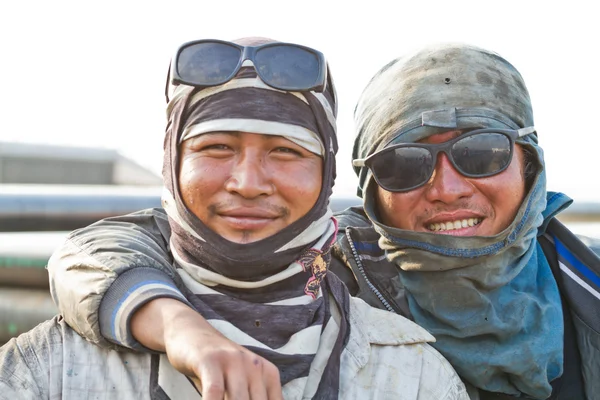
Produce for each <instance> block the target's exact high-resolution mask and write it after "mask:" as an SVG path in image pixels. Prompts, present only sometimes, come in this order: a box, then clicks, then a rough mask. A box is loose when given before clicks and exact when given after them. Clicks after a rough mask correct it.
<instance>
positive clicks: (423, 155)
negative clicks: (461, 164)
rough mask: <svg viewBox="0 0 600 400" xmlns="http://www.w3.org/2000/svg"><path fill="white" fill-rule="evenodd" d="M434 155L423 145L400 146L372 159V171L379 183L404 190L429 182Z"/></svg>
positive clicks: (385, 187) (387, 188)
mask: <svg viewBox="0 0 600 400" xmlns="http://www.w3.org/2000/svg"><path fill="white" fill-rule="evenodd" d="M433 163H434V160H433V157H432V156H431V153H430V152H429V150H427V149H424V148H421V147H399V148H396V149H394V150H389V151H384V152H382V153H380V154H378V155H377V156H375V157H373V158H372V160H371V165H370V168H371V171H373V174H374V175H375V177H376V178H377V181H378V183H379V185H380V186H381V187H382V188H384V189H386V190H389V191H392V192H393V191H403V190H408V189H411V188H414V187H416V186H419V185H422V184H423V183H425V182H427V180H428V179H429V177H430V176H431V172H432V170H433Z"/></svg>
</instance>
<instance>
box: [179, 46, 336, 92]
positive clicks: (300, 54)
mask: <svg viewBox="0 0 600 400" xmlns="http://www.w3.org/2000/svg"><path fill="white" fill-rule="evenodd" d="M246 60H250V61H252V63H253V64H254V69H255V70H256V73H257V74H258V76H259V77H260V79H261V80H262V81H263V82H264V83H265V84H267V85H269V86H271V87H273V88H275V89H279V90H286V91H309V90H312V91H316V92H322V91H323V90H324V89H325V83H326V82H327V64H326V62H325V56H323V53H321V52H319V51H317V50H314V49H311V48H309V47H305V46H300V45H297V44H292V43H279V42H275V43H267V44H263V45H260V46H240V45H238V44H235V43H231V42H226V41H222V40H214V39H207V40H196V41H193V42H188V43H185V44H183V45H182V46H181V47H179V49H178V50H177V53H175V57H174V58H173V60H172V61H171V66H170V69H171V82H172V83H173V84H185V85H190V86H195V87H199V88H205V87H210V86H217V85H222V84H224V83H226V82H228V81H230V80H231V79H233V78H234V77H235V76H236V74H237V73H238V71H239V70H240V68H242V65H243V64H244V61H246Z"/></svg>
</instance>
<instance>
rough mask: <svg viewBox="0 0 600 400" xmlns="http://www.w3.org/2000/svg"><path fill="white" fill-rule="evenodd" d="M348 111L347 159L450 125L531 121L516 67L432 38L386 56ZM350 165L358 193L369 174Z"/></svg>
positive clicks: (490, 54) (520, 124) (489, 54)
mask: <svg viewBox="0 0 600 400" xmlns="http://www.w3.org/2000/svg"><path fill="white" fill-rule="evenodd" d="M354 115H355V123H356V129H357V132H358V136H357V137H356V139H355V142H354V150H353V154H352V155H353V158H354V159H357V158H365V157H367V156H369V155H371V154H373V153H375V152H377V151H379V150H381V149H382V148H384V147H386V146H388V145H389V144H392V143H397V142H416V141H418V140H420V139H423V138H425V137H427V136H430V135H432V134H435V133H440V132H443V131H444V130H449V129H463V128H477V127H489V128H505V129H507V128H508V129H517V128H524V127H528V126H533V111H532V108H531V100H530V98H529V93H528V91H527V88H526V86H525V82H524V81H523V78H522V77H521V74H520V73H519V71H517V70H516V69H515V68H514V67H513V66H512V65H511V64H510V63H509V62H508V61H506V60H505V59H503V58H502V57H500V56H499V55H497V54H496V53H493V52H491V51H488V50H484V49H480V48H478V47H474V46H469V45H465V44H440V45H435V46H431V47H427V48H425V49H422V50H419V51H417V52H415V53H412V54H409V55H406V56H403V57H400V58H397V59H395V60H393V61H392V62H390V63H389V64H387V65H386V66H385V67H383V68H382V69H381V70H380V71H379V72H378V73H377V74H376V75H375V76H374V77H373V79H371V81H370V82H369V84H368V85H367V87H366V89H365V90H364V92H363V93H362V95H361V97H360V100H359V102H358V104H357V106H356V110H355V114H354ZM530 136H531V135H530ZM529 140H533V139H531V138H530V139H529ZM355 171H356V173H357V174H358V176H359V190H358V192H359V195H361V196H362V192H363V191H364V189H365V188H366V186H367V183H368V180H369V179H370V178H371V174H370V172H369V171H368V168H366V167H362V168H359V167H355Z"/></svg>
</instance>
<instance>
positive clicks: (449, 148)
mask: <svg viewBox="0 0 600 400" xmlns="http://www.w3.org/2000/svg"><path fill="white" fill-rule="evenodd" d="M531 133H535V128H534V127H533V126H529V127H526V128H522V129H518V130H513V129H476V130H473V131H471V132H468V133H465V134H463V135H460V136H458V137H456V138H454V139H452V140H450V141H447V142H444V143H439V144H428V143H401V144H395V145H392V146H390V147H386V148H384V149H383V150H380V151H378V152H377V153H374V154H371V155H370V156H369V157H367V158H361V159H356V160H353V161H352V165H354V166H355V167H364V166H366V167H367V168H369V169H370V170H371V172H372V173H373V177H374V178H375V181H376V182H377V184H378V185H379V186H380V187H381V188H383V189H385V190H387V191H388V192H408V191H410V190H414V189H416V188H418V187H420V186H423V185H424V184H426V183H427V182H428V181H429V179H430V178H431V176H432V174H433V171H434V170H435V164H436V160H437V155H438V153H440V152H442V153H444V154H446V156H447V157H448V159H449V160H450V162H451V163H452V165H453V166H454V168H456V170H457V171H458V172H460V173H461V174H462V175H464V176H466V177H469V178H485V177H488V176H492V175H496V174H499V173H500V172H502V171H504V170H505V169H506V168H507V167H508V166H509V165H510V162H511V160H512V154H513V150H514V143H515V140H516V139H518V138H520V137H522V136H525V135H529V134H531Z"/></svg>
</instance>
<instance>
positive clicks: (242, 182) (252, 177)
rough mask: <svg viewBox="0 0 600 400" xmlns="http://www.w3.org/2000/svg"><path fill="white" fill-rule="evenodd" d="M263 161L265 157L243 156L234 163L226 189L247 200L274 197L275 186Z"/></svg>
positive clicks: (245, 154) (255, 155)
mask: <svg viewBox="0 0 600 400" xmlns="http://www.w3.org/2000/svg"><path fill="white" fill-rule="evenodd" d="M263 161H264V157H262V156H260V155H258V154H247V153H244V154H242V155H241V156H240V157H239V158H238V159H236V160H235V161H234V165H233V168H232V170H231V175H230V177H229V179H227V181H226V182H225V189H226V190H227V191H228V192H230V193H237V194H238V195H240V196H242V197H244V198H247V199H253V198H257V197H259V196H262V195H266V196H269V195H272V194H273V193H274V192H275V186H274V185H273V182H272V181H271V174H270V173H269V171H267V169H266V166H265V165H264V164H265V163H264V162H263Z"/></svg>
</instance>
